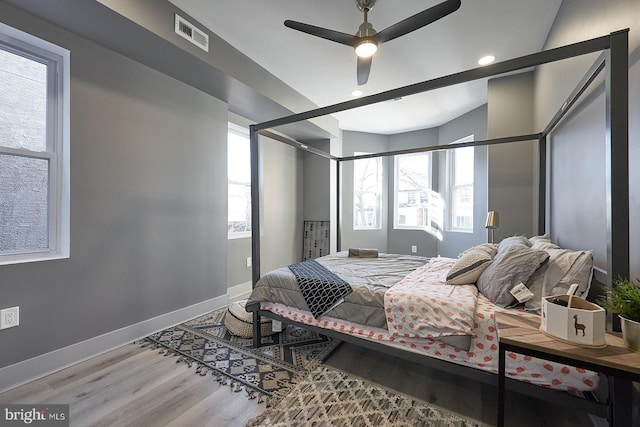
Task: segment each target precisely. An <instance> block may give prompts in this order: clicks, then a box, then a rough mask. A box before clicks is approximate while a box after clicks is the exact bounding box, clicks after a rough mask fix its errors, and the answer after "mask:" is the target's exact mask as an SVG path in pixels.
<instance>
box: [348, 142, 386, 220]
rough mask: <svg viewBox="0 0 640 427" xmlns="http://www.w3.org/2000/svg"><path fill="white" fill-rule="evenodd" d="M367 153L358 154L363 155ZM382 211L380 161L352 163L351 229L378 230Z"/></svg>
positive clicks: (366, 160) (364, 160)
mask: <svg viewBox="0 0 640 427" xmlns="http://www.w3.org/2000/svg"><path fill="white" fill-rule="evenodd" d="M363 154H368V153H358V152H356V153H355V155H356V156H359V155H363ZM381 209H382V159H381V158H380V157H377V158H372V159H359V160H354V161H353V229H354V230H367V229H380V228H381V227H382V225H381V218H380V216H381Z"/></svg>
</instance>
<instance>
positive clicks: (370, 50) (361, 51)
mask: <svg viewBox="0 0 640 427" xmlns="http://www.w3.org/2000/svg"><path fill="white" fill-rule="evenodd" d="M377 50H378V45H377V44H376V43H375V42H374V41H373V40H363V41H362V42H360V43H359V44H358V45H357V46H356V55H358V56H359V57H360V58H369V57H371V56H373V54H374V53H376V51H377Z"/></svg>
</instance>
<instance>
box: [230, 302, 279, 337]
mask: <svg viewBox="0 0 640 427" xmlns="http://www.w3.org/2000/svg"><path fill="white" fill-rule="evenodd" d="M246 302H247V300H241V301H235V302H232V303H231V304H229V309H228V310H227V314H226V316H225V317H224V326H225V327H226V328H227V329H228V330H229V332H231V333H232V334H233V335H236V336H239V337H243V338H251V337H252V336H253V313H248V312H247V310H245V308H244V305H245V303H246ZM271 326H272V322H271V319H268V318H266V317H261V318H260V329H261V331H262V332H261V333H262V336H263V337H267V336H269V335H273V334H275V332H273V329H272V327H271Z"/></svg>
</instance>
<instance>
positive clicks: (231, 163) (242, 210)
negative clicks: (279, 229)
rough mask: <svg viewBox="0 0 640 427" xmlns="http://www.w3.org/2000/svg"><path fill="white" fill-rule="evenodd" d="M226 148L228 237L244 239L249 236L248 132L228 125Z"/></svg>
mask: <svg viewBox="0 0 640 427" xmlns="http://www.w3.org/2000/svg"><path fill="white" fill-rule="evenodd" d="M227 147H228V148H227V170H228V178H229V203H228V206H229V210H228V226H229V230H228V232H229V237H230V238H234V237H246V236H248V235H250V234H251V151H250V144H249V130H248V129H246V128H243V127H240V126H237V125H235V124H233V123H229V131H228V136H227Z"/></svg>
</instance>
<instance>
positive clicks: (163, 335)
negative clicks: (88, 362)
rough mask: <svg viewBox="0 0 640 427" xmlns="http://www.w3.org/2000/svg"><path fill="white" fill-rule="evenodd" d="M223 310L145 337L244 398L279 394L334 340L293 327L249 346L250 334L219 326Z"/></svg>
mask: <svg viewBox="0 0 640 427" xmlns="http://www.w3.org/2000/svg"><path fill="white" fill-rule="evenodd" d="M226 313H227V310H226V309H221V310H216V311H213V312H211V313H209V314H206V315H204V316H201V317H198V318H196V319H193V320H191V321H189V322H186V323H183V324H180V325H177V326H174V327H172V328H168V329H165V330H163V331H160V332H157V333H155V334H152V335H150V336H148V337H147V338H145V339H144V340H143V345H154V346H156V347H158V348H160V349H161V352H163V353H165V354H168V355H174V356H177V357H178V359H177V362H185V363H187V364H189V366H192V365H195V367H196V373H198V374H200V375H207V374H209V373H211V374H213V375H214V376H215V377H216V379H217V380H218V381H219V382H220V383H221V384H228V385H230V387H231V389H232V390H233V391H235V392H241V391H245V392H246V393H247V395H248V397H249V398H255V397H258V398H259V400H262V399H263V397H266V398H268V399H267V400H268V402H269V403H273V402H275V401H277V400H278V399H280V398H281V397H282V396H283V395H284V394H285V393H286V391H287V390H288V389H289V388H290V387H291V385H292V383H293V382H294V380H295V379H296V378H298V377H300V376H302V375H304V374H305V373H306V372H307V370H308V369H313V368H314V367H315V365H316V364H317V363H319V362H321V361H323V360H324V359H326V358H327V357H328V356H329V355H330V354H331V352H332V351H333V350H334V349H335V348H336V347H337V345H338V342H336V341H333V340H331V339H330V338H328V337H326V336H324V335H320V334H316V333H314V332H309V331H307V330H305V329H303V328H300V327H297V326H291V325H289V326H287V327H286V328H285V330H284V331H283V332H281V333H278V334H275V335H273V336H270V337H263V340H262V347H261V348H260V349H258V350H256V349H253V348H251V346H252V344H253V342H252V340H251V339H246V338H240V337H236V336H234V335H232V334H230V333H229V331H228V330H227V328H226V327H225V326H224V316H225V315H226Z"/></svg>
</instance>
